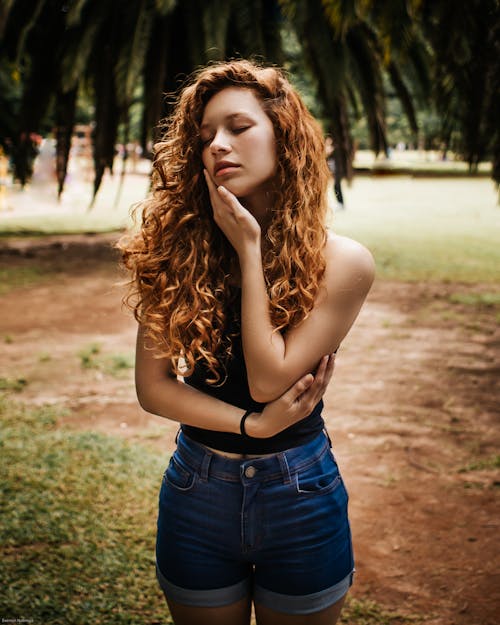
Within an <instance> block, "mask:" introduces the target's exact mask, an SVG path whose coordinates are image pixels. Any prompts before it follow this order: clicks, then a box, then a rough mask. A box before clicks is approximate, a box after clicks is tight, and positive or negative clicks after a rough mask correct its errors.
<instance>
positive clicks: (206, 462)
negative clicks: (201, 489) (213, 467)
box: [200, 451, 213, 482]
mask: <svg viewBox="0 0 500 625" xmlns="http://www.w3.org/2000/svg"><path fill="white" fill-rule="evenodd" d="M212 456H213V454H212V453H211V452H210V451H206V452H205V455H204V457H203V460H202V462H201V467H200V479H201V481H202V482H207V481H208V469H209V468H210V461H211V460H212Z"/></svg>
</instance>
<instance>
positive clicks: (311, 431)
mask: <svg viewBox="0 0 500 625" xmlns="http://www.w3.org/2000/svg"><path fill="white" fill-rule="evenodd" d="M235 329H236V331H237V325H235V322H233V323H231V324H230V329H229V332H230V333H231V337H232V356H231V358H230V359H229V361H228V362H227V363H226V365H225V373H226V374H227V375H226V376H225V377H224V382H223V383H222V384H219V385H213V384H209V383H208V382H207V378H210V377H211V376H212V375H213V374H212V373H211V372H209V371H208V368H207V367H206V365H204V364H203V363H202V362H200V363H198V364H197V365H196V366H195V369H194V371H193V373H192V375H190V376H189V377H186V378H184V381H185V382H186V384H189V385H190V386H192V387H194V388H196V389H198V390H200V391H203V392H204V393H207V395H211V396H212V397H215V398H216V399H220V400H222V401H224V402H226V403H228V404H232V405H233V406H238V407H239V408H241V411H242V415H243V413H244V412H245V410H251V411H252V412H262V410H263V409H264V406H265V404H260V403H258V402H256V401H254V400H253V399H252V397H251V395H250V390H249V388H248V380H247V370H246V366H245V358H244V356H243V346H242V342H241V333H238V334H237V335H236V336H234V330H235ZM322 409H323V401H322V400H321V401H320V402H319V403H318V404H316V406H315V407H314V410H313V411H312V412H311V414H310V415H308V416H307V417H305V418H304V419H302V420H301V421H298V422H297V423H295V424H294V425H292V426H290V427H289V428H287V429H286V430H283V431H282V432H279V433H278V434H276V435H275V436H272V437H270V438H252V437H250V436H246V437H245V436H241V435H240V434H233V433H231V432H215V431H213V430H208V429H204V428H199V427H194V426H191V425H183V426H182V430H183V432H184V433H185V434H187V435H188V436H189V437H190V438H191V439H193V440H195V441H196V442H198V443H201V444H202V445H206V446H207V447H213V448H214V449H219V450H220V451H227V452H231V453H239V454H271V453H277V452H279V451H284V450H285V449H290V448H291V447H298V446H299V445H304V444H306V443H308V442H309V441H310V440H312V439H313V438H315V437H316V436H317V435H318V434H319V433H320V432H321V430H323V428H324V425H325V424H324V421H323V417H322V416H321V411H322Z"/></svg>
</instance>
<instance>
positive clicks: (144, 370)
mask: <svg viewBox="0 0 500 625" xmlns="http://www.w3.org/2000/svg"><path fill="white" fill-rule="evenodd" d="M333 366H334V358H330V359H328V358H325V359H323V360H322V362H321V363H320V366H319V367H318V370H317V371H316V372H315V375H314V376H312V375H306V376H302V377H301V378H300V379H299V380H298V381H297V382H296V383H295V384H293V385H291V387H290V388H289V389H288V390H287V391H286V392H285V393H283V394H282V395H281V397H279V398H278V399H277V400H276V401H274V402H271V403H269V404H268V405H267V406H266V407H265V408H264V410H263V412H262V413H252V414H251V415H250V416H249V417H248V419H247V420H246V428H245V429H246V432H247V434H248V435H249V436H253V437H257V438H268V437H270V436H274V435H275V434H277V433H278V432H281V431H282V430H284V429H285V428H287V427H289V426H290V425H293V424H294V423H296V422H297V421H300V419H303V418H304V417H306V416H307V415H308V414H309V413H310V412H311V411H312V409H313V407H314V406H315V405H316V403H317V402H318V401H319V400H320V399H321V397H322V396H323V394H324V392H325V390H326V387H327V385H328V383H329V381H330V379H331V376H332V373H333ZM135 380H136V390H137V398H138V400H139V403H140V404H141V406H142V407H143V408H144V410H146V411H147V412H151V413H153V414H156V415H159V416H161V417H166V418H167V419H171V420H173V421H177V422H179V423H184V424H186V425H192V426H195V427H200V428H204V429H209V430H215V431H219V432H232V433H235V434H239V433H240V421H241V417H242V414H243V411H242V410H241V408H238V407H237V406H233V405H231V404H228V403H226V402H223V401H221V400H219V399H216V398H214V397H211V396H210V395H207V394H206V393H203V392H201V391H199V390H197V389H195V388H192V387H191V386H189V385H188V384H184V382H182V381H180V380H178V379H177V377H176V376H175V375H174V374H173V372H172V370H171V367H170V365H169V363H168V362H167V360H166V359H159V358H155V357H154V351H153V350H152V349H150V348H149V347H148V345H147V338H146V336H145V330H144V328H143V327H142V326H139V329H138V333H137V346H136V366H135Z"/></svg>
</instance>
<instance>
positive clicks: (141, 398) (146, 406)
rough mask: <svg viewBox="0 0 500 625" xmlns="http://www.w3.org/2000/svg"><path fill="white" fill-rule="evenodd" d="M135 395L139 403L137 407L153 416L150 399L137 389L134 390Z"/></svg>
mask: <svg viewBox="0 0 500 625" xmlns="http://www.w3.org/2000/svg"><path fill="white" fill-rule="evenodd" d="M136 394H137V401H138V402H139V406H140V407H141V408H142V409H143V410H145V411H146V412H150V413H152V414H154V409H153V406H152V402H151V398H150V397H148V394H147V393H144V392H143V391H141V390H140V389H139V388H137V389H136Z"/></svg>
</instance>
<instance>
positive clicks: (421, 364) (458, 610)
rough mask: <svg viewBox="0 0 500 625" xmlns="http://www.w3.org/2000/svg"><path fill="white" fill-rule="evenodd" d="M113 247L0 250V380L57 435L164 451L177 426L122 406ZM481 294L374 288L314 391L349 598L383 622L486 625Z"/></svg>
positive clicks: (123, 314)
mask: <svg viewBox="0 0 500 625" xmlns="http://www.w3.org/2000/svg"><path fill="white" fill-rule="evenodd" d="M115 239H116V235H98V236H86V235H80V236H67V237H64V238H61V237H58V238H46V239H43V240H35V239H33V240H27V239H17V240H16V239H9V240H4V241H2V242H0V271H1V270H2V269H5V268H7V269H9V271H10V270H15V271H17V275H18V276H19V280H20V281H21V282H22V281H24V284H19V285H17V286H15V288H11V289H8V290H7V291H5V289H4V293H3V295H1V296H0V300H1V303H2V315H1V318H0V339H1V341H2V358H1V361H0V378H2V379H3V384H4V385H5V384H10V385H12V386H16V385H17V386H18V387H19V389H21V388H22V391H20V395H19V396H20V398H21V399H22V400H23V401H26V402H34V403H37V404H38V403H54V404H58V405H60V404H63V405H64V406H65V407H66V409H67V410H66V411H65V412H64V413H63V414H62V415H61V419H60V421H61V425H64V426H65V427H70V428H78V429H85V430H89V429H91V430H98V431H101V432H106V433H110V434H113V435H119V436H123V437H125V438H127V439H130V440H133V441H138V442H140V443H142V444H145V445H147V446H149V447H153V448H154V449H155V450H158V453H160V454H163V455H165V457H166V456H167V455H168V454H169V453H170V452H171V450H172V449H173V447H174V444H175V443H174V440H175V433H176V430H177V424H176V423H173V422H169V421H168V420H165V419H161V418H159V417H155V416H152V415H149V414H147V413H146V412H144V411H143V410H142V409H141V408H140V407H139V406H138V404H137V402H136V398H135V392H134V387H133V373H132V369H131V368H130V362H131V359H132V358H133V349H134V340H135V322H134V320H133V318H132V317H131V315H130V314H129V313H128V312H127V311H126V310H124V309H122V307H121V297H122V295H123V292H124V287H123V285H122V284H120V282H121V281H123V279H124V276H123V275H121V274H120V272H119V270H118V265H117V257H116V254H115V252H114V251H113V250H112V246H111V244H112V242H113V241H114V240H115ZM492 289H493V287H492V285H487V284H485V285H480V284H479V285H478V284H476V285H473V286H471V285H465V284H436V283H399V282H386V281H381V280H378V281H376V282H375V285H374V287H373V289H372V291H371V293H370V295H369V298H368V300H367V303H366V305H365V307H364V309H363V311H362V313H361V315H360V317H359V319H358V321H357V322H356V324H355V327H354V328H353V330H352V331H351V333H350V335H349V337H348V338H347V339H346V341H345V343H344V345H343V346H342V348H341V350H340V352H339V355H338V357H337V361H336V370H335V374H334V380H333V382H332V384H331V386H330V388H329V389H328V392H327V395H326V397H325V403H326V409H325V420H326V423H327V427H328V430H329V432H330V435H331V437H332V439H333V446H334V450H335V454H336V456H337V459H338V461H339V464H340V466H341V469H342V471H343V475H344V478H345V481H346V483H347V485H348V488H349V492H350V514H351V521H352V531H353V537H354V544H355V552H356V554H355V555H356V567H357V573H356V579H355V584H354V586H353V589H352V594H353V595H354V596H355V597H359V598H361V597H362V598H364V599H366V598H369V599H372V600H373V601H376V602H377V603H378V604H380V605H381V606H383V607H384V608H385V609H387V610H389V611H393V612H397V613H399V614H402V615H405V616H406V617H407V618H405V619H404V620H403V621H401V620H397V622H405V623H406V622H407V623H410V622H412V623H413V622H416V623H420V622H425V623H426V624H427V625H494V624H496V623H498V622H499V619H500V616H499V615H500V574H499V572H500V550H499V544H500V540H499V537H500V532H499V528H500V514H499V512H500V510H499V492H500V488H499V487H500V472H499V468H498V453H499V451H498V450H499V443H500V434H499V432H500V431H499V428H498V422H499V406H500V401H499V378H500V376H499V373H500V359H499V352H500V330H499V326H498V321H499V319H500V313H499V310H498V307H496V308H495V306H494V305H491V304H490V305H488V304H487V303H481V297H480V294H481V293H491V291H492ZM457 295H458V297H457ZM463 296H469V299H471V300H472V302H473V303H472V304H471V303H470V302H467V299H466V298H464V297H463ZM457 300H458V301H457ZM460 301H462V302H463V303H460ZM474 302H475V303H474ZM127 367H128V368H127ZM19 380H25V381H26V383H24V382H22V381H19Z"/></svg>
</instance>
